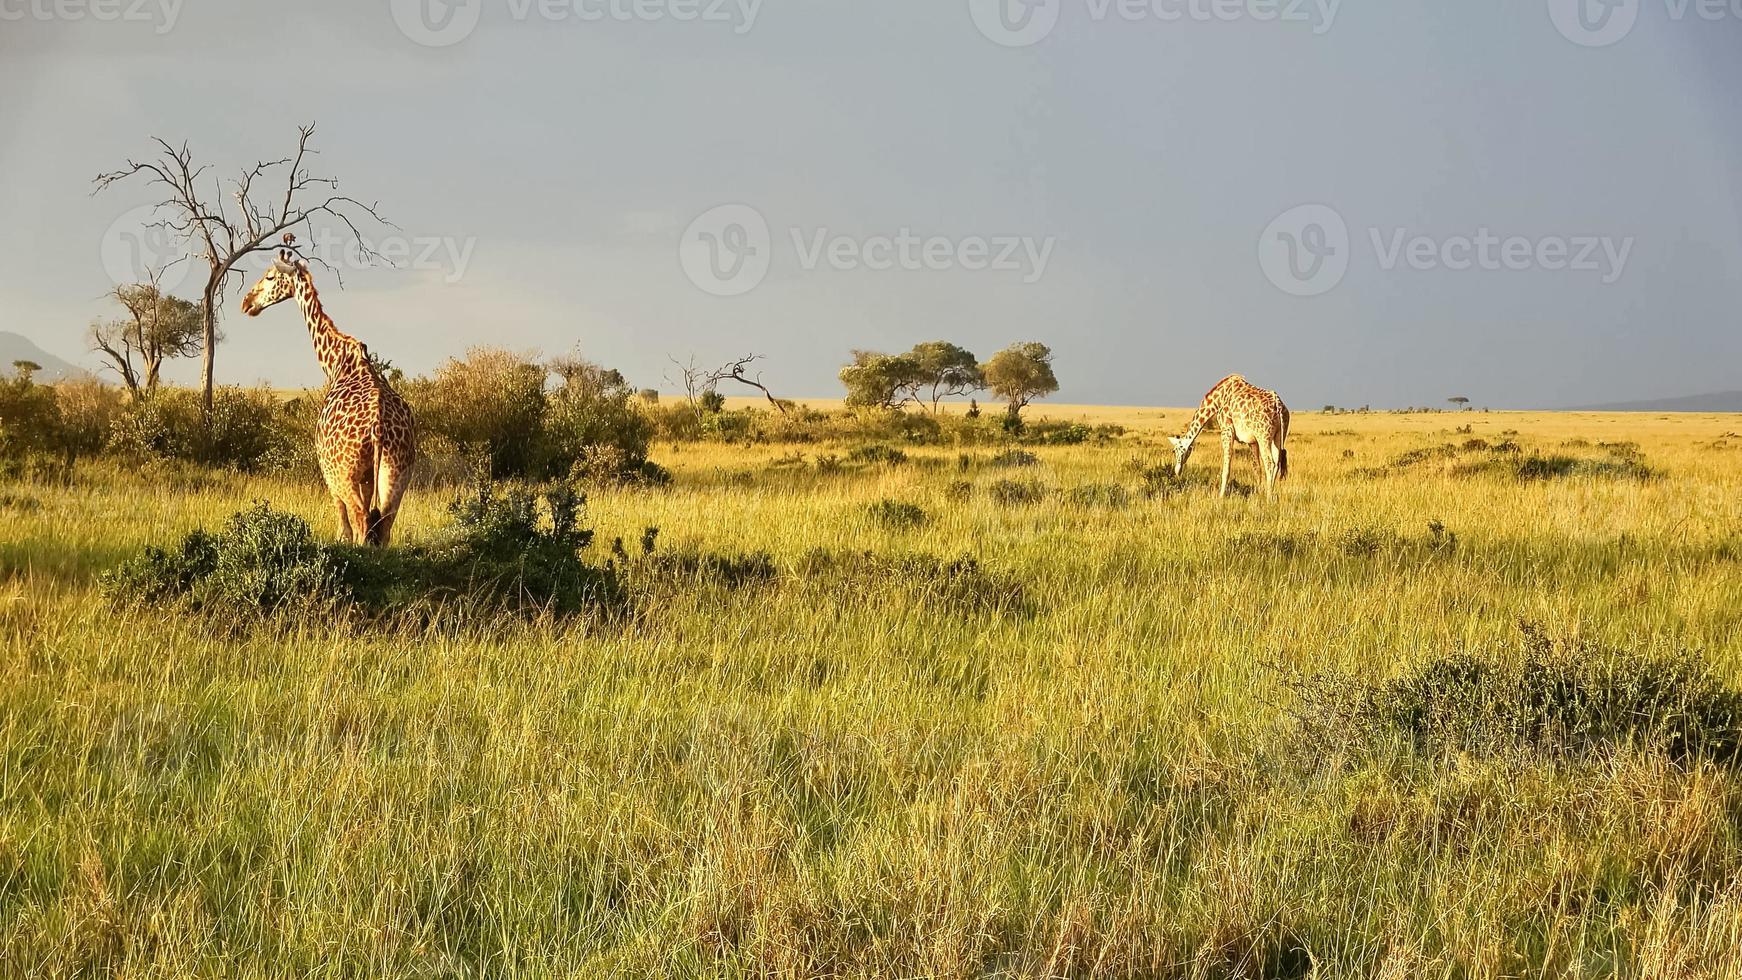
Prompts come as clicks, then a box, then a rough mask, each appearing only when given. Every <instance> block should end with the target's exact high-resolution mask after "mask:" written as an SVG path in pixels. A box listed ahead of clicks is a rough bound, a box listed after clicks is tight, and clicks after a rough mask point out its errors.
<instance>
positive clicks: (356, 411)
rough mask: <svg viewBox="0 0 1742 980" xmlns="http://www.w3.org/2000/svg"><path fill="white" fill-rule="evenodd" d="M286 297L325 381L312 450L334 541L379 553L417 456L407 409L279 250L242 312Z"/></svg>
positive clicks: (298, 263) (255, 312)
mask: <svg viewBox="0 0 1742 980" xmlns="http://www.w3.org/2000/svg"><path fill="white" fill-rule="evenodd" d="M287 241H288V239H287ZM292 296H295V297H296V302H297V305H298V306H301V307H302V315H303V319H304V320H306V321H307V322H308V332H309V337H310V338H311V339H313V340H314V345H315V359H316V360H318V361H319V362H320V365H321V370H322V371H324V372H325V373H326V376H327V394H326V399H325V401H324V402H323V403H322V405H321V419H320V424H319V426H318V429H317V435H316V438H315V453H316V456H317V457H318V458H319V460H320V464H321V476H323V477H324V478H325V479H326V481H327V490H328V491H329V492H330V493H331V494H332V495H333V503H334V504H336V505H337V506H338V509H339V536H340V537H342V538H344V540H345V542H346V543H347V544H356V543H357V539H358V537H359V536H360V537H361V538H362V539H363V541H364V543H366V544H369V545H373V546H376V547H382V548H385V547H386V546H387V543H388V542H389V541H390V540H391V539H392V537H393V521H394V519H395V518H396V517H398V516H399V501H400V498H401V497H403V496H404V495H405V485H406V483H407V481H408V479H409V477H410V476H411V466H412V463H413V462H414V461H415V460H416V458H417V436H416V433H415V431H414V430H413V426H412V418H411V407H410V406H408V405H406V404H405V400H404V399H402V398H400V397H399V393H398V392H396V391H394V390H393V386H392V385H390V384H388V383H387V379H385V378H383V377H381V375H380V373H379V372H378V371H376V369H375V366H374V365H373V364H371V363H370V361H369V349H368V348H367V347H365V346H363V342H362V341H360V340H358V339H357V338H355V337H352V336H349V335H347V334H344V333H341V332H340V331H339V328H337V327H335V326H333V320H332V318H331V317H329V316H327V314H326V312H325V311H323V310H322V309H321V298H320V294H319V293H317V292H316V291H315V283H314V277H313V276H311V275H310V274H309V269H308V263H307V262H305V261H303V260H302V259H299V258H297V257H296V255H295V253H293V252H291V251H290V250H289V249H282V250H280V251H279V253H278V258H277V259H276V260H275V261H274V262H273V263H272V265H270V266H268V267H267V269H266V272H265V273H264V274H262V275H261V277H260V281H259V282H257V283H255V284H254V288H252V289H250V290H248V293H247V295H245V296H243V297H242V312H243V313H246V314H248V315H249V316H259V315H260V311H262V310H264V309H266V308H267V307H269V306H272V305H274V304H277V303H282V302H284V301H285V300H287V299H289V298H291V297H292Z"/></svg>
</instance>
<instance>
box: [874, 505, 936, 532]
mask: <svg viewBox="0 0 1742 980" xmlns="http://www.w3.org/2000/svg"><path fill="white" fill-rule="evenodd" d="M866 514H867V516H869V517H870V518H871V523H873V524H875V525H877V526H878V527H881V528H885V529H887V530H890V531H911V530H913V529H914V528H917V527H923V526H924V525H925V524H926V522H927V521H929V520H930V519H931V518H930V517H928V516H927V515H926V512H925V510H924V509H922V508H921V507H920V506H919V505H917V504H910V503H907V502H905V501H901V500H879V501H877V502H876V503H874V504H872V505H871V506H870V507H868V508H866Z"/></svg>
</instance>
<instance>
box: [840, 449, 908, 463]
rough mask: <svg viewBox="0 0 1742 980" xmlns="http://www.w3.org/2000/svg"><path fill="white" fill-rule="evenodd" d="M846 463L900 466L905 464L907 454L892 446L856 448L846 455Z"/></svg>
mask: <svg viewBox="0 0 1742 980" xmlns="http://www.w3.org/2000/svg"><path fill="white" fill-rule="evenodd" d="M847 462H849V463H860V464H864V465H872V466H900V465H901V464H903V463H905V462H907V454H906V453H904V452H902V451H901V450H899V449H896V448H895V447H894V446H882V445H872V446H856V447H854V448H853V450H852V451H851V452H849V453H847Z"/></svg>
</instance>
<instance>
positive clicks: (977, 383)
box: [906, 340, 986, 415]
mask: <svg viewBox="0 0 1742 980" xmlns="http://www.w3.org/2000/svg"><path fill="white" fill-rule="evenodd" d="M906 356H908V357H910V358H912V359H913V362H914V365H915V366H916V368H917V372H916V377H915V379H914V384H913V394H912V397H913V400H914V401H916V402H917V401H919V394H920V391H921V390H922V389H929V394H930V398H931V411H932V414H933V415H936V414H937V411H938V402H939V401H940V400H942V399H944V398H960V397H961V396H963V395H967V394H972V393H973V392H976V391H981V390H983V389H985V387H986V375H985V372H983V371H981V370H980V363H979V359H978V358H976V357H974V354H973V352H972V351H969V350H966V349H964V348H962V347H958V346H957V345H955V344H952V343H949V342H948V341H943V340H933V341H928V342H926V343H923V344H915V345H914V347H913V350H911V351H908V352H907V355H906Z"/></svg>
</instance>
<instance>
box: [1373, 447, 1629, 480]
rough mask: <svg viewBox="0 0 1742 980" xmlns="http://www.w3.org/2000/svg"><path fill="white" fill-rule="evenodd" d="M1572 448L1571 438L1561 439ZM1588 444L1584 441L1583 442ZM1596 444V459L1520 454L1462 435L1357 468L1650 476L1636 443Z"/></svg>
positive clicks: (1523, 476)
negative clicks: (1435, 467) (1377, 464)
mask: <svg viewBox="0 0 1742 980" xmlns="http://www.w3.org/2000/svg"><path fill="white" fill-rule="evenodd" d="M1565 445H1568V446H1569V447H1576V446H1577V443H1567V444H1565ZM1586 445H1588V443H1586ZM1599 448H1601V449H1603V450H1604V451H1605V453H1606V455H1604V456H1602V457H1598V458H1594V459H1593V458H1589V457H1580V456H1568V455H1565V454H1562V453H1553V454H1549V455H1543V454H1541V453H1537V452H1531V453H1528V454H1526V453H1525V452H1524V449H1523V447H1521V446H1519V445H1518V443H1516V442H1514V441H1512V440H1510V439H1509V440H1506V441H1504V442H1499V443H1492V444H1491V443H1489V442H1488V441H1487V440H1486V439H1479V438H1472V439H1466V440H1464V442H1462V443H1446V444H1444V445H1440V446H1423V447H1420V448H1417V449H1412V450H1409V451H1408V452H1405V453H1401V454H1399V455H1397V456H1395V457H1393V458H1392V460H1391V462H1390V463H1389V464H1388V465H1387V466H1385V467H1382V468H1378V469H1366V470H1361V471H1359V472H1360V473H1361V475H1364V476H1369V477H1384V476H1389V475H1391V474H1392V473H1395V472H1397V471H1400V470H1411V469H1416V468H1418V467H1421V466H1423V465H1424V464H1427V463H1439V464H1441V465H1442V466H1443V467H1444V468H1445V472H1446V473H1447V474H1448V475H1450V476H1453V477H1459V478H1465V477H1477V476H1499V477H1505V478H1510V479H1515V480H1519V481H1522V482H1526V483H1530V482H1543V481H1549V480H1564V479H1573V478H1578V477H1587V478H1590V479H1597V480H1642V481H1643V480H1653V479H1656V478H1657V471H1656V470H1654V469H1652V468H1651V466H1650V464H1649V463H1647V462H1646V460H1645V455H1644V454H1643V453H1641V452H1640V451H1639V447H1638V446H1635V445H1632V444H1629V443H1605V444H1603V445H1601V446H1600V447H1599Z"/></svg>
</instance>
